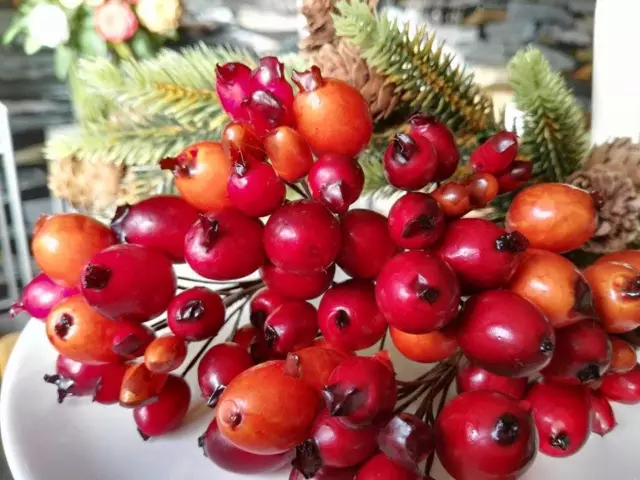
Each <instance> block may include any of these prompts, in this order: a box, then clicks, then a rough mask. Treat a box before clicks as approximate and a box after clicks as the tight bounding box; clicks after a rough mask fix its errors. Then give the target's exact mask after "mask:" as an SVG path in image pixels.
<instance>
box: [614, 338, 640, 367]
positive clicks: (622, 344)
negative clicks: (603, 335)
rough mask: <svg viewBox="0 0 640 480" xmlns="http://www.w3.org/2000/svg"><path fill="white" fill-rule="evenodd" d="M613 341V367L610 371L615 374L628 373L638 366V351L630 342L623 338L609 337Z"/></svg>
mask: <svg viewBox="0 0 640 480" xmlns="http://www.w3.org/2000/svg"><path fill="white" fill-rule="evenodd" d="M609 340H610V341H611V366H610V367H609V371H611V372H614V373H627V372H628V371H630V370H633V367H635V366H636V362H637V361H638V357H637V355H636V351H635V349H634V348H633V346H632V345H631V344H629V342H627V341H626V340H623V339H622V338H618V337H614V336H613V335H609Z"/></svg>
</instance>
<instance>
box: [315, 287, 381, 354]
mask: <svg viewBox="0 0 640 480" xmlns="http://www.w3.org/2000/svg"><path fill="white" fill-rule="evenodd" d="M318 324H319V326H320V331H321V332H322V336H323V337H324V338H326V339H327V341H328V342H329V343H331V344H333V345H336V346H337V347H339V348H340V349H344V350H350V351H355V350H362V349H364V348H368V347H370V346H372V345H374V344H376V343H377V342H379V341H380V340H381V339H382V336H383V335H384V332H385V331H386V330H387V321H386V320H385V318H384V316H383V315H382V313H380V310H378V306H377V305H376V296H375V289H374V286H373V283H371V282H369V281H366V280H349V281H346V282H344V283H341V284H339V285H335V286H334V287H331V288H330V289H329V290H328V291H327V292H326V293H325V294H324V295H323V297H322V300H320V306H319V307H318Z"/></svg>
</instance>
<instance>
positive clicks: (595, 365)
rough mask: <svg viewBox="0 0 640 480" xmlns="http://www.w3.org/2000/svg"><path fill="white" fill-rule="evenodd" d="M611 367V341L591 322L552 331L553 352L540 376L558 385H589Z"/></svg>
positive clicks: (582, 322)
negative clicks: (553, 339)
mask: <svg viewBox="0 0 640 480" xmlns="http://www.w3.org/2000/svg"><path fill="white" fill-rule="evenodd" d="M610 364H611V341H610V340H609V336H608V335H607V333H606V332H605V331H604V330H603V329H602V327H601V326H600V325H599V324H598V323H596V321H595V320H583V321H581V322H578V323H574V324H573V325H569V326H568V327H564V328H561V329H559V330H556V349H555V351H554V353H553V357H552V358H551V363H549V365H547V366H546V367H545V368H544V370H542V374H543V375H544V376H545V377H548V378H551V379H553V380H556V381H560V382H568V383H573V384H580V383H591V382H594V381H597V380H599V379H600V377H601V376H602V375H604V373H605V372H606V371H607V370H608V369H609V365H610Z"/></svg>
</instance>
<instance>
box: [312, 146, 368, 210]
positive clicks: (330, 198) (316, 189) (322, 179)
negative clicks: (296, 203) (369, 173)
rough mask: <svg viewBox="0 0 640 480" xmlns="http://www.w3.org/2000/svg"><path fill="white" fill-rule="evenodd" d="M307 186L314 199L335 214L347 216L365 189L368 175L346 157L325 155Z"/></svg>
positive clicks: (355, 161) (319, 160) (314, 165)
mask: <svg viewBox="0 0 640 480" xmlns="http://www.w3.org/2000/svg"><path fill="white" fill-rule="evenodd" d="M307 182H308V183H309V188H310V189H311V195H313V198H314V199H315V200H316V201H318V202H320V203H321V204H323V205H324V206H325V207H327V208H328V209H329V210H331V211H332V212H334V213H345V212H346V211H347V210H348V209H349V206H350V205H351V204H352V203H354V202H355V201H356V200H357V199H358V197H360V194H361V193H362V189H363V188H364V172H363V171H362V167H361V166H360V164H359V163H358V162H357V160H355V159H353V158H351V157H348V156H346V155H338V154H331V153H329V154H325V155H322V156H321V157H320V158H318V160H316V163H314V164H313V167H311V171H310V172H309V175H308V176H307Z"/></svg>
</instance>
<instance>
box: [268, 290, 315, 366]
mask: <svg viewBox="0 0 640 480" xmlns="http://www.w3.org/2000/svg"><path fill="white" fill-rule="evenodd" d="M317 332H318V315H317V312H316V309H315V307H314V306H313V305H311V304H310V303H308V302H305V301H304V300H287V301H285V302H284V303H283V304H282V305H280V306H279V307H278V308H276V309H275V310H274V311H273V312H271V313H270V314H269V316H268V317H267V320H266V321H265V323H264V338H265V340H266V341H267V346H268V347H269V348H270V349H272V350H273V351H275V352H276V353H279V354H281V355H286V354H287V353H289V352H293V351H294V350H298V349H300V348H304V347H308V346H310V345H311V343H312V342H313V339H314V338H316V334H317Z"/></svg>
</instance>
